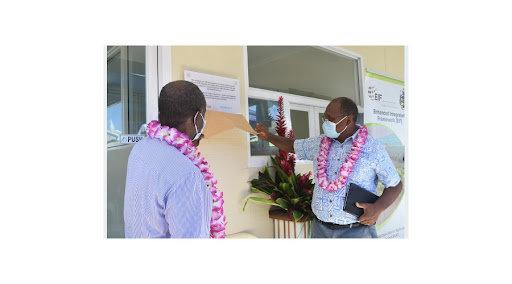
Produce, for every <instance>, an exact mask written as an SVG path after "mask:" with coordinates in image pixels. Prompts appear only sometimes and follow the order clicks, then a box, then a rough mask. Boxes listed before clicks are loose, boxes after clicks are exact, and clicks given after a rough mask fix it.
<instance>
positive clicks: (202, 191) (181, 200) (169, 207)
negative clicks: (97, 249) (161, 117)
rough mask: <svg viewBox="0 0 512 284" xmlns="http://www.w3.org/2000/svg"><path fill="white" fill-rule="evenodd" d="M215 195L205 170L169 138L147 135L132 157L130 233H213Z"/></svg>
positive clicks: (128, 207) (128, 184)
mask: <svg viewBox="0 0 512 284" xmlns="http://www.w3.org/2000/svg"><path fill="white" fill-rule="evenodd" d="M212 206H213V197H212V194H211V193H210V191H209V190H208V188H207V187H206V183H205V181H204V179H203V175H202V174H201V172H200V171H199V169H198V168H197V167H196V166H195V165H194V164H193V163H192V162H191V161H190V160H189V159H188V158H187V157H185V156H184V155H183V154H182V153H181V152H179V151H178V150H177V149H176V148H175V147H172V146H170V145H168V144H167V143H166V142H165V141H160V140H158V139H151V138H144V139H143V140H141V141H139V142H138V143H137V144H136V145H135V146H134V147H133V149H132V151H131V153H130V158H129V159H128V170H127V175H126V188H125V194H124V225H125V237H126V238H209V237H210V219H211V215H212Z"/></svg>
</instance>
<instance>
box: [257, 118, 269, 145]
mask: <svg viewBox="0 0 512 284" xmlns="http://www.w3.org/2000/svg"><path fill="white" fill-rule="evenodd" d="M254 130H256V134H257V135H258V138H260V139H261V140H263V141H268V138H269V136H270V132H268V128H267V127H266V126H265V125H263V123H261V122H258V124H257V125H256V129H254Z"/></svg>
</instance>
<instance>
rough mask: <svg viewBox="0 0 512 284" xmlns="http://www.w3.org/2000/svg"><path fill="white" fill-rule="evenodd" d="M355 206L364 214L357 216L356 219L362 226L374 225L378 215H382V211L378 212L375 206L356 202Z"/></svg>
mask: <svg viewBox="0 0 512 284" xmlns="http://www.w3.org/2000/svg"><path fill="white" fill-rule="evenodd" d="M356 206H357V207H359V208H362V209H363V210H364V214H363V215H361V216H359V218H358V219H357V220H359V222H360V223H361V224H363V225H367V226H371V225H374V224H375V223H376V222H377V219H378V218H379V215H380V213H382V211H380V210H378V209H377V208H376V206H375V205H373V204H371V203H359V202H356Z"/></svg>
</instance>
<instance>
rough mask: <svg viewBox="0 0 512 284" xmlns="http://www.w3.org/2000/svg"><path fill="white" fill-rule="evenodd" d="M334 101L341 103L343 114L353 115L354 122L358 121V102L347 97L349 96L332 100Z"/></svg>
mask: <svg viewBox="0 0 512 284" xmlns="http://www.w3.org/2000/svg"><path fill="white" fill-rule="evenodd" d="M332 101H333V102H334V101H336V102H338V103H339V104H340V110H341V113H342V114H345V115H350V116H352V119H353V120H354V122H356V121H357V116H358V115H359V111H358V110H357V105H356V103H355V102H354V101H353V100H351V99H349V98H347V97H339V98H335V99H334V100H332Z"/></svg>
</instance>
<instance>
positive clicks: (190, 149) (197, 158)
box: [146, 120, 226, 238]
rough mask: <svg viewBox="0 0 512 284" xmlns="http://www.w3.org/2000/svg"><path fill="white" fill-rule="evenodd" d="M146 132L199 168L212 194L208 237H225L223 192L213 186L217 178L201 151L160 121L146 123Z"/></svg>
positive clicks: (186, 138)
mask: <svg viewBox="0 0 512 284" xmlns="http://www.w3.org/2000/svg"><path fill="white" fill-rule="evenodd" d="M146 129H147V133H148V136H149V137H150V138H157V139H159V140H160V141H162V140H164V141H165V142H167V144H169V145H171V146H174V147H176V149H178V150H179V151H180V152H181V153H182V154H183V155H185V156H187V158H189V159H190V161H192V163H194V165H195V166H196V167H198V168H199V170H201V174H202V175H203V178H204V181H205V182H206V186H207V187H208V189H209V190H210V193H211V194H212V196H213V207H212V218H211V221H210V237H211V238H225V237H226V216H225V215H224V209H223V205H224V199H223V198H222V197H223V193H222V192H221V191H220V190H218V189H217V187H216V186H215V185H216V184H217V180H216V179H214V178H213V174H212V173H210V171H209V169H210V166H209V165H208V162H206V161H205V160H204V158H203V157H201V153H199V152H198V151H197V148H196V147H195V146H194V144H193V143H192V141H191V140H190V139H189V138H188V136H187V135H185V134H183V133H181V132H180V131H178V130H177V129H176V128H169V126H161V124H160V122H158V121H157V120H153V121H151V122H150V123H148V126H147V128H146Z"/></svg>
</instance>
